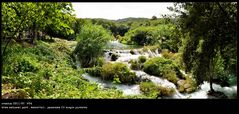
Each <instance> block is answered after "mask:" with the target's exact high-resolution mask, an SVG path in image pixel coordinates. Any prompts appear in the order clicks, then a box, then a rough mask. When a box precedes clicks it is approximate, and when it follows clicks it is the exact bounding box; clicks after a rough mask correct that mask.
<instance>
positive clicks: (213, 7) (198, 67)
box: [173, 2, 237, 91]
mask: <svg viewBox="0 0 239 114" xmlns="http://www.w3.org/2000/svg"><path fill="white" fill-rule="evenodd" d="M173 10H174V11H176V12H178V13H180V14H181V15H180V17H181V29H182V31H183V32H184V33H188V34H189V37H186V38H185V40H186V43H185V45H184V49H183V61H184V63H185V65H186V71H192V72H193V74H194V76H195V78H196V79H197V82H198V84H200V83H202V82H203V81H204V80H208V81H209V82H210V89H211V91H214V90H213V87H212V79H213V77H215V75H216V74H215V72H216V71H215V70H216V69H215V68H216V66H217V65H218V64H216V63H217V61H218V58H219V56H220V57H221V59H222V60H223V65H224V66H223V67H224V70H227V71H230V72H231V73H233V74H235V75H236V76H237V74H236V72H237V70H236V69H237V68H236V64H237V59H236V57H237V53H236V52H237V48H236V46H237V3H236V2H224V3H221V2H203V3H201V2H200V3H197V2H193V3H176V4H175V7H174V9H173Z"/></svg>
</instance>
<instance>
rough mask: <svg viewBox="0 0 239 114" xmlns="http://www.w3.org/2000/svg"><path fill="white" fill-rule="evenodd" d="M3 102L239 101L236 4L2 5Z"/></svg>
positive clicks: (108, 3) (52, 3)
mask: <svg viewBox="0 0 239 114" xmlns="http://www.w3.org/2000/svg"><path fill="white" fill-rule="evenodd" d="M1 5H2V6H1V19H2V20H1V98H2V99H237V2H180V3H177V2H144V3H141V2H129V3H127V2H102V3H99V2H2V4H1Z"/></svg>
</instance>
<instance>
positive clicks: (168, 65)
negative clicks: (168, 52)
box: [143, 57, 182, 84]
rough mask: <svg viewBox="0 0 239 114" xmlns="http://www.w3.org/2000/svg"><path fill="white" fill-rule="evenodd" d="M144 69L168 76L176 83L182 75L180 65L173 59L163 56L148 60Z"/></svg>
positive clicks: (157, 74)
mask: <svg viewBox="0 0 239 114" xmlns="http://www.w3.org/2000/svg"><path fill="white" fill-rule="evenodd" d="M143 70H144V71H145V72H146V73H148V74H150V75H154V76H159V77H163V78H166V79H168V80H169V81H171V82H173V83H175V84H176V83H177V81H178V80H179V78H181V77H182V74H181V72H180V71H179V68H178V66H177V65H176V64H175V63H174V62H173V61H172V60H170V59H165V58H161V57H156V58H152V59H149V60H147V61H146V62H145V63H144V68H143Z"/></svg>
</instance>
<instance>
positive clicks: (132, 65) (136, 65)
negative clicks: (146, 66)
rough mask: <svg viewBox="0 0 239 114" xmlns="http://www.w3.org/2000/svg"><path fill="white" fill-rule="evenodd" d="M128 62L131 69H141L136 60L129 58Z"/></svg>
mask: <svg viewBox="0 0 239 114" xmlns="http://www.w3.org/2000/svg"><path fill="white" fill-rule="evenodd" d="M130 63H131V65H130V68H131V69H133V70H140V69H141V66H140V63H139V62H138V61H137V60H131V61H130Z"/></svg>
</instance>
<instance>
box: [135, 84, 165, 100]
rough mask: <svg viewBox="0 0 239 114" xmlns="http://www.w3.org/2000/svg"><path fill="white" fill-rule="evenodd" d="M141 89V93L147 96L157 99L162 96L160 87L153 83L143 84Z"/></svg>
mask: <svg viewBox="0 0 239 114" xmlns="http://www.w3.org/2000/svg"><path fill="white" fill-rule="evenodd" d="M139 87H140V91H141V92H142V93H143V94H144V95H146V96H151V97H157V95H158V94H160V91H159V90H158V86H157V85H156V84H154V83H153V82H141V83H140V85H139Z"/></svg>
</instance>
